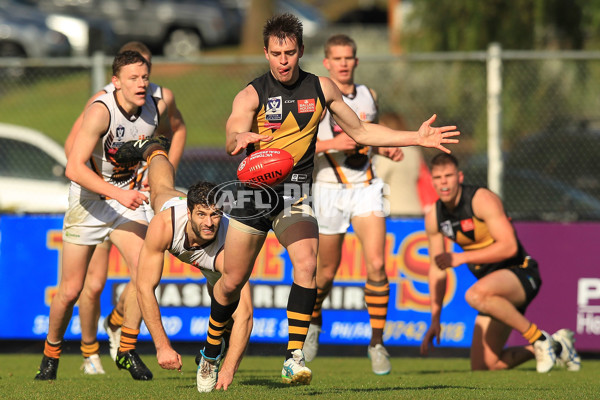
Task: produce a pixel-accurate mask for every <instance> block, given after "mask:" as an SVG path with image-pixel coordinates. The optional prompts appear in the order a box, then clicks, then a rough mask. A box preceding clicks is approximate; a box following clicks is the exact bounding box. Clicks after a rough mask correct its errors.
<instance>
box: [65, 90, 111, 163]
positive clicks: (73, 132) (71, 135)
mask: <svg viewBox="0 0 600 400" xmlns="http://www.w3.org/2000/svg"><path fill="white" fill-rule="evenodd" d="M105 93H106V92H105V91H104V90H100V91H98V92H97V93H95V94H94V95H93V96H92V97H90V98H89V99H88V101H87V103H85V107H84V108H83V111H81V114H79V116H78V117H77V119H76V120H75V122H74V123H73V126H72V127H71V131H69V135H68V136H67V139H66V140H65V155H66V156H67V157H69V153H70V152H71V149H72V148H73V143H74V142H75V136H77V132H79V129H81V123H82V122H83V114H84V113H85V110H86V109H87V108H88V107H89V106H90V104H92V103H93V102H94V100H96V99H97V98H98V97H100V96H102V95H103V94H105Z"/></svg>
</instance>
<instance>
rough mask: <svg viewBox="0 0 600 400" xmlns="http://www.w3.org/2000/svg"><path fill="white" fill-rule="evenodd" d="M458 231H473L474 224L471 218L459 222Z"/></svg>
mask: <svg viewBox="0 0 600 400" xmlns="http://www.w3.org/2000/svg"><path fill="white" fill-rule="evenodd" d="M460 229H461V230H462V231H463V232H470V231H472V230H473V229H475V224H473V220H472V219H471V218H467V219H463V220H461V221H460Z"/></svg>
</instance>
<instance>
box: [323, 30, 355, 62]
mask: <svg viewBox="0 0 600 400" xmlns="http://www.w3.org/2000/svg"><path fill="white" fill-rule="evenodd" d="M333 46H350V47H351V48H352V55H353V56H354V57H356V42H355V41H354V39H352V38H351V37H350V36H348V35H344V34H338V35H333V36H330V37H329V39H327V41H326V42H325V46H324V50H325V57H328V56H329V50H330V49H331V48H332V47H333Z"/></svg>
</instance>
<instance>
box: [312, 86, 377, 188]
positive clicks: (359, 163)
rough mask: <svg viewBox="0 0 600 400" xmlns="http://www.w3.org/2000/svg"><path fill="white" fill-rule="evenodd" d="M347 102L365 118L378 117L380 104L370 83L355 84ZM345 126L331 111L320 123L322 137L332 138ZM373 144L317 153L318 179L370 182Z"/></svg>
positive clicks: (317, 180)
mask: <svg viewBox="0 0 600 400" xmlns="http://www.w3.org/2000/svg"><path fill="white" fill-rule="evenodd" d="M343 98H344V102H345V103H346V104H348V105H349V106H350V108H352V110H354V112H355V113H356V115H358V117H359V118H360V119H361V120H362V121H365V122H376V121H377V104H376V103H375V99H373V95H372V94H371V91H370V90H369V88H368V87H366V86H365V85H355V94H353V95H351V96H347V95H344V96H343ZM341 132H343V131H342V128H340V126H339V125H338V124H337V122H335V120H334V119H333V117H332V116H331V113H330V112H327V114H326V115H325V118H323V120H322V121H321V123H320V124H319V135H318V140H330V139H333V138H334V137H335V136H337V135H339V134H340V133H341ZM372 156H373V152H372V149H371V147H370V146H358V147H357V148H356V149H355V150H353V151H338V150H331V151H328V152H325V153H319V154H317V155H316V157H315V181H316V182H320V183H352V184H354V183H369V182H370V181H371V180H372V179H373V178H375V173H374V168H373V164H372V162H371V157H372Z"/></svg>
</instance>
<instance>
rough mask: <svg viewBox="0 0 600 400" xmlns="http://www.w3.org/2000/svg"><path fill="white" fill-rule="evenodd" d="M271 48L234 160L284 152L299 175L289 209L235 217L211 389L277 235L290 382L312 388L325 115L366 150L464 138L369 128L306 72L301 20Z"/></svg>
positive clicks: (279, 28)
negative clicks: (232, 322)
mask: <svg viewBox="0 0 600 400" xmlns="http://www.w3.org/2000/svg"><path fill="white" fill-rule="evenodd" d="M263 40H264V53H265V57H266V58H267V60H268V62H269V71H268V72H267V74H266V75H264V76H262V77H260V78H258V79H257V80H255V81H253V82H252V83H251V84H250V85H248V86H246V87H245V88H244V89H242V90H241V91H240V92H239V93H238V94H237V96H236V97H235V99H234V101H233V107H232V111H231V115H230V116H229V118H228V120H227V125H226V135H227V138H226V148H227V152H228V153H229V154H232V155H234V154H238V153H240V152H241V151H242V150H243V149H247V151H248V152H249V153H251V152H252V151H254V150H256V149H259V148H264V147H274V148H283V149H285V150H287V151H289V152H290V153H291V154H292V155H293V156H294V161H295V167H294V170H293V171H292V173H291V175H290V176H289V178H288V179H287V181H286V182H284V183H282V184H280V185H278V186H276V187H275V188H274V192H275V193H276V194H277V196H276V198H273V200H272V201H274V202H278V201H279V200H281V201H283V207H281V209H280V208H277V209H275V210H271V212H270V213H254V210H255V208H256V207H255V205H256V204H253V202H248V203H247V204H242V206H243V209H240V202H241V203H243V201H238V203H237V204H236V207H235V208H234V209H233V211H231V217H232V218H231V221H230V228H229V230H228V232H227V238H226V242H225V250H224V252H225V254H224V256H225V265H224V271H223V276H222V278H221V279H220V280H219V282H217V284H216V285H215V287H214V292H213V295H214V300H213V302H212V304H211V315H210V320H209V329H208V335H207V342H206V347H205V350H204V351H203V358H202V360H201V363H200V369H199V371H204V372H202V373H200V372H199V374H198V381H199V382H200V381H201V380H203V381H206V382H208V383H206V385H209V384H210V382H213V381H215V375H216V371H218V359H219V355H220V349H221V337H220V334H221V332H222V329H221V327H223V326H225V324H227V322H228V321H229V319H230V318H231V315H232V313H233V311H234V310H235V308H236V305H237V302H238V301H239V296H240V290H241V289H242V287H243V286H244V284H245V282H246V281H247V280H248V278H249V276H250V273H251V271H252V267H253V266H254V262H255V260H256V257H257V255H258V253H259V251H260V249H261V247H262V245H263V243H264V241H265V238H266V236H267V233H268V231H269V230H270V229H273V231H274V232H275V235H276V236H277V239H278V240H279V242H280V243H281V244H282V245H283V246H284V247H285V248H286V249H287V251H288V254H289V256H290V260H291V262H292V265H293V278H294V283H293V284H292V287H291V290H290V294H289V301H288V306H287V317H288V327H289V339H288V346H287V352H286V355H285V362H284V364H283V369H282V380H283V381H284V382H285V383H290V384H309V383H310V380H311V378H312V372H311V370H310V369H309V368H307V367H306V365H305V362H304V355H303V353H302V347H303V345H304V340H305V339H306V333H307V331H308V326H309V323H310V318H311V313H312V310H313V306H314V304H315V298H316V292H317V290H316V283H315V270H316V265H317V258H316V254H317V247H318V237H319V232H318V227H317V224H316V219H315V217H314V214H313V211H312V209H311V207H310V205H309V204H307V202H305V201H303V199H304V198H305V195H306V190H308V189H306V188H307V187H309V186H310V184H311V183H312V177H311V175H312V168H313V157H314V141H315V135H316V133H317V125H318V123H319V120H320V119H321V114H322V113H323V112H324V110H325V108H327V109H329V111H330V112H331V113H332V115H333V116H334V117H335V119H336V121H337V122H338V123H339V125H340V126H341V127H342V129H343V130H344V131H345V132H346V133H347V134H348V135H350V137H352V138H353V139H354V140H356V141H357V142H358V143H360V144H364V145H372V146H395V147H398V146H412V145H420V146H426V147H434V148H438V149H440V150H443V151H448V150H447V149H446V148H445V147H444V145H445V144H448V143H457V142H458V140H457V139H454V138H453V137H454V136H456V135H458V134H459V132H457V131H455V129H456V127H455V126H446V127H441V128H434V127H432V126H431V123H433V121H434V120H435V116H433V117H431V118H430V119H429V120H428V121H426V122H424V123H423V124H422V125H421V127H420V129H419V131H418V132H415V131H412V132H408V131H395V130H392V129H389V128H385V127H383V126H380V125H377V124H367V123H363V122H361V120H360V119H359V118H358V117H357V116H356V114H355V113H354V111H353V110H352V109H351V108H350V107H349V106H348V105H346V103H344V101H343V99H342V94H341V92H340V90H339V89H338V88H337V86H336V85H335V84H334V83H333V82H332V81H331V79H329V78H325V77H317V76H315V75H312V74H309V73H306V72H303V71H301V70H300V68H299V64H298V63H299V60H300V58H301V57H302V54H303V53H304V45H303V44H302V23H301V22H300V21H299V20H298V18H297V17H295V16H293V15H291V14H283V15H278V16H275V17H273V18H270V19H269V20H268V21H267V22H266V24H265V26H264V29H263ZM303 185H304V186H303ZM298 186H300V187H302V188H303V189H302V193H294V191H296V190H297V188H298ZM265 196H266V194H265ZM267 197H268V196H267ZM244 199H247V197H245V198H244ZM238 200H242V199H238ZM288 228H289V229H288ZM203 385H204V384H203ZM206 385H204V386H206Z"/></svg>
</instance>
